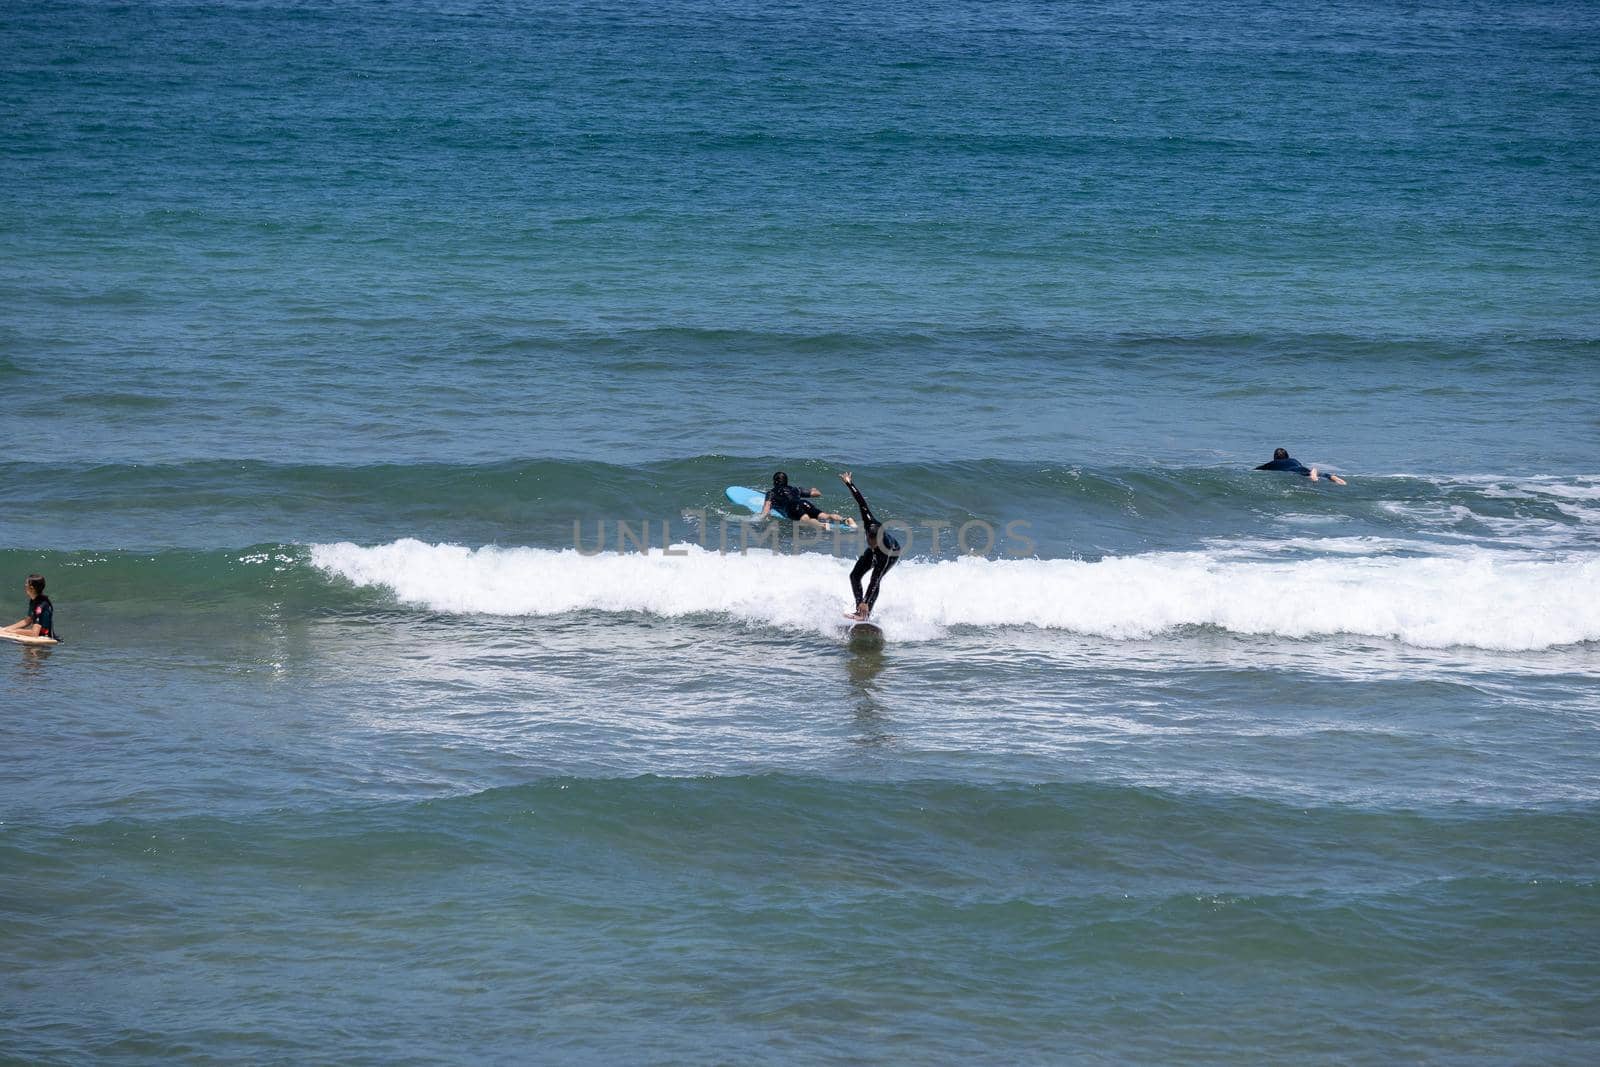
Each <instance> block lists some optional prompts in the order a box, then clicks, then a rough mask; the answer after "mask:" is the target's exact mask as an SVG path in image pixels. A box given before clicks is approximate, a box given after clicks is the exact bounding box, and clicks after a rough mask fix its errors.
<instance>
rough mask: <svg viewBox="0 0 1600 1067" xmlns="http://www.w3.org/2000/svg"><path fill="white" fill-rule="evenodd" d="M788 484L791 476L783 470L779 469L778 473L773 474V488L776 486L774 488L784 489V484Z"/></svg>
mask: <svg viewBox="0 0 1600 1067" xmlns="http://www.w3.org/2000/svg"><path fill="white" fill-rule="evenodd" d="M788 484H789V476H788V475H787V474H785V473H783V472H782V471H779V472H778V473H777V474H774V475H773V476H772V488H774V489H782V488H783V487H784V486H786V485H788Z"/></svg>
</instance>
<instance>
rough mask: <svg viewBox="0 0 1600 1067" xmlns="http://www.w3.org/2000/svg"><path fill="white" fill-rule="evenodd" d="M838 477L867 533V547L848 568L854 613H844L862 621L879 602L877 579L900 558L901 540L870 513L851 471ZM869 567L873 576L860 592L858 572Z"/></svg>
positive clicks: (860, 572)
mask: <svg viewBox="0 0 1600 1067" xmlns="http://www.w3.org/2000/svg"><path fill="white" fill-rule="evenodd" d="M839 480H840V481H842V482H844V484H845V486H846V487H847V488H848V489H849V490H850V495H851V496H853V497H855V498H856V506H857V507H858V508H860V509H861V529H862V532H863V533H865V534H866V535H867V550H866V551H865V552H863V553H861V558H860V559H858V560H856V565H855V568H854V569H853V570H851V571H850V592H851V594H852V595H853V596H854V597H855V599H856V610H855V612H854V613H853V614H847V615H845V618H847V619H854V620H856V621H857V622H865V621H867V619H868V618H869V617H871V615H872V609H873V606H874V605H876V604H877V603H878V585H879V583H881V582H882V581H883V576H884V575H885V574H887V573H888V571H889V568H890V567H893V566H894V565H895V561H896V560H898V559H899V558H900V542H899V541H896V540H895V539H894V535H892V534H890V533H889V531H888V530H885V529H884V528H883V523H881V522H879V521H878V519H877V517H876V516H874V515H873V514H872V508H871V507H870V506H868V504H867V498H866V497H864V496H862V495H861V490H860V489H857V488H856V483H855V482H854V480H852V479H851V477H850V472H849V471H845V472H844V473H843V474H841V475H839ZM869 570H870V571H871V572H872V580H871V581H870V582H869V583H867V591H866V593H865V594H863V593H862V592H861V576H862V575H864V574H866V573H867V571H869Z"/></svg>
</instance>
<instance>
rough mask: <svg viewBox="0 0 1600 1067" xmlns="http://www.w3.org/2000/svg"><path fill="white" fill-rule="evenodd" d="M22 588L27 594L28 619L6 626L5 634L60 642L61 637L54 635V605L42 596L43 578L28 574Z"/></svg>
mask: <svg viewBox="0 0 1600 1067" xmlns="http://www.w3.org/2000/svg"><path fill="white" fill-rule="evenodd" d="M22 587H23V588H24V589H25V590H27V593H28V617H27V618H25V619H18V620H17V621H16V622H14V623H12V624H11V625H10V626H7V627H6V628H5V630H6V632H7V633H13V634H22V635H23V636H26V637H53V638H55V639H56V640H57V641H59V640H61V635H60V634H57V633H56V609H55V605H54V604H52V603H50V598H49V597H47V596H45V595H44V576H43V575H39V574H30V575H28V580H27V581H26V582H24V583H23V586H22Z"/></svg>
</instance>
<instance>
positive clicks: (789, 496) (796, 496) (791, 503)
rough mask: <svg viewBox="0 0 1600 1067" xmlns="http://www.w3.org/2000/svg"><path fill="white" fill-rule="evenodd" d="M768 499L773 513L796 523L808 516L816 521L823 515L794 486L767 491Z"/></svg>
mask: <svg viewBox="0 0 1600 1067" xmlns="http://www.w3.org/2000/svg"><path fill="white" fill-rule="evenodd" d="M767 499H768V500H769V501H771V503H772V510H773V511H775V512H777V513H778V514H779V515H782V516H783V517H784V518H786V519H791V520H793V521H795V522H798V521H800V520H801V519H803V518H805V517H807V516H808V515H809V516H810V517H811V518H813V519H815V518H817V517H818V516H820V515H821V514H822V512H820V511H818V510H817V506H816V505H815V504H813V503H812V502H811V501H809V500H807V499H806V497H805V495H804V494H802V493H801V492H800V490H798V489H796V488H795V487H794V486H792V485H785V486H782V487H775V488H772V489H769V490H767Z"/></svg>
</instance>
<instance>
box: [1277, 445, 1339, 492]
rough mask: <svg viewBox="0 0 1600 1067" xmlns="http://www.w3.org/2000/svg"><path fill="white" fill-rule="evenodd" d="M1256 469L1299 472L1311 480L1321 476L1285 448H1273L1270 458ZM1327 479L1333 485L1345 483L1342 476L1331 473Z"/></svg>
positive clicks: (1315, 469)
mask: <svg viewBox="0 0 1600 1067" xmlns="http://www.w3.org/2000/svg"><path fill="white" fill-rule="evenodd" d="M1256 470H1258V471H1287V472H1288V473H1290V474H1299V475H1302V476H1304V477H1306V478H1310V479H1311V480H1312V481H1317V480H1318V479H1319V478H1320V477H1322V476H1321V475H1320V474H1318V473H1317V468H1315V467H1307V466H1306V465H1305V464H1304V463H1301V462H1300V461H1299V460H1297V459H1295V458H1294V457H1293V456H1291V455H1289V450H1288V449H1287V448H1275V449H1273V450H1272V459H1271V460H1269V461H1268V462H1266V463H1263V464H1262V465H1261V466H1259V467H1257V468H1256ZM1328 481H1330V482H1332V483H1333V484H1334V485H1344V484H1345V480H1344V479H1343V478H1341V477H1339V476H1338V475H1337V474H1332V473H1330V474H1329V475H1328Z"/></svg>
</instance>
